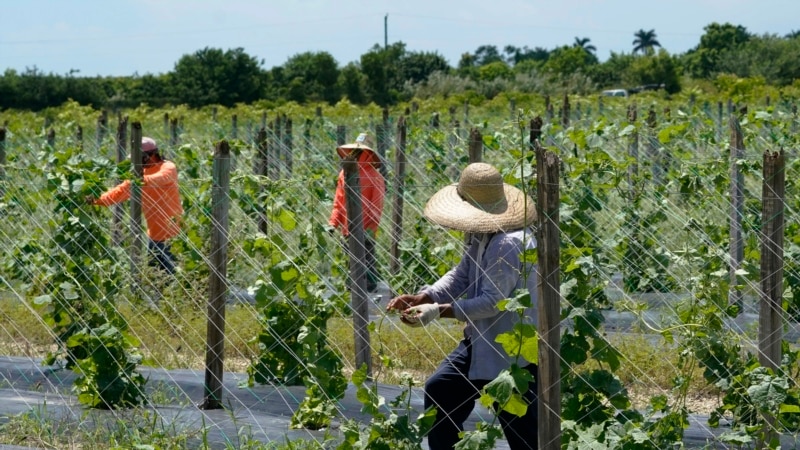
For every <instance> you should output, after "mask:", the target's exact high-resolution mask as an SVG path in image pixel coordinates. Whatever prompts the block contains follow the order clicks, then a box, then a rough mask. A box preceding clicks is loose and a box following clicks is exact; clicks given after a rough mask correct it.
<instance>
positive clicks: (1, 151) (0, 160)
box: [0, 126, 6, 197]
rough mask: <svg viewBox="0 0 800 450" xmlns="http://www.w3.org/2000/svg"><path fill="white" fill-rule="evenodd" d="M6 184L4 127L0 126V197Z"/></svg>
mask: <svg viewBox="0 0 800 450" xmlns="http://www.w3.org/2000/svg"><path fill="white" fill-rule="evenodd" d="M5 186H6V127H5V126H3V127H0V197H2V196H3V195H5V192H6V191H5Z"/></svg>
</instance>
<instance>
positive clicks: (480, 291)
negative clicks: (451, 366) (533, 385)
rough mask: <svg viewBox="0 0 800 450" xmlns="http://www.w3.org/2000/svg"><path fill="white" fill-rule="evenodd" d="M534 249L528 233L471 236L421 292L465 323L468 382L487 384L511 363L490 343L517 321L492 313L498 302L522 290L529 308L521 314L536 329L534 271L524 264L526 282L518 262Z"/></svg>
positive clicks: (515, 316)
mask: <svg viewBox="0 0 800 450" xmlns="http://www.w3.org/2000/svg"><path fill="white" fill-rule="evenodd" d="M535 247H536V239H535V238H534V236H533V232H532V231H531V230H530V229H527V230H518V231H511V232H507V233H503V232H499V233H490V234H484V233H475V234H472V238H471V240H470V243H469V246H468V247H467V249H466V251H465V252H464V255H463V257H462V259H461V261H460V262H459V263H458V265H457V266H456V267H455V268H453V269H451V270H450V271H449V272H447V273H446V274H445V275H444V276H442V278H440V279H439V280H438V281H436V282H435V283H434V284H433V285H431V286H428V287H426V288H425V289H423V291H424V292H425V293H427V294H428V295H429V296H430V298H431V299H432V300H433V301H434V302H436V303H451V304H452V307H453V312H454V314H455V317H456V319H458V320H460V321H462V322H465V323H466V326H465V329H464V336H465V337H466V338H468V339H470V342H471V344H472V361H471V363H470V368H469V379H471V380H492V379H494V378H495V377H496V376H497V375H498V374H499V373H500V371H502V370H503V369H506V368H508V367H509V366H510V365H511V363H512V362H513V361H514V360H515V358H512V357H511V356H509V355H508V354H507V353H506V352H505V350H503V347H502V346H501V345H500V344H498V343H497V342H495V338H496V337H497V335H498V334H501V333H505V332H507V331H510V330H511V329H512V328H513V327H514V325H515V324H516V323H517V322H518V321H519V315H518V314H517V313H516V312H513V311H500V310H498V309H497V303H498V302H499V301H500V300H503V299H507V298H510V297H511V295H512V293H513V292H514V291H515V290H517V289H522V288H525V287H527V288H528V290H529V291H530V295H531V304H532V306H531V307H530V308H527V309H526V311H525V315H524V321H525V323H531V324H534V325H537V326H538V324H539V320H538V311H537V303H538V296H537V272H536V270H534V266H533V265H530V264H528V267H527V269H526V270H527V278H526V277H525V276H524V275H523V263H522V262H521V260H520V256H521V255H522V253H523V252H524V251H525V250H526V249H533V248H535ZM526 279H527V284H526ZM520 364H521V365H524V363H523V362H520Z"/></svg>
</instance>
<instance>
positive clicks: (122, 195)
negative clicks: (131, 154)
mask: <svg viewBox="0 0 800 450" xmlns="http://www.w3.org/2000/svg"><path fill="white" fill-rule="evenodd" d="M130 197H131V182H130V180H125V181H123V182H122V183H120V184H118V185H117V186H115V187H113V188H111V189H109V190H108V191H107V192H105V193H104V194H103V195H101V196H100V198H98V199H97V200H95V202H94V204H95V205H100V206H111V205H114V204H117V203H120V202H124V201H125V200H128V199H129V198H130ZM142 214H143V215H144V219H145V220H146V221H147V236H148V237H150V239H152V240H154V241H165V240H167V239H169V238H172V237H175V236H176V235H177V234H178V233H179V232H180V229H181V216H182V215H183V206H182V205H181V197H180V193H179V192H178V169H177V167H175V164H174V163H173V162H172V161H161V162H159V163H156V164H154V165H152V166H150V167H145V168H144V184H143V185H142Z"/></svg>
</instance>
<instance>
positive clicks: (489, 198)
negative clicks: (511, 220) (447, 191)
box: [456, 163, 506, 210]
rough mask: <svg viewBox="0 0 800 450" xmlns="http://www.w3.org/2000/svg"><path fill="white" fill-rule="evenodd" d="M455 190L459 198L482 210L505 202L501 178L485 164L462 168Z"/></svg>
mask: <svg viewBox="0 0 800 450" xmlns="http://www.w3.org/2000/svg"><path fill="white" fill-rule="evenodd" d="M456 189H457V191H458V195H460V196H461V198H463V199H464V200H465V201H467V202H469V203H472V204H473V205H475V206H478V207H480V208H482V209H484V210H492V209H494V208H493V207H495V206H497V205H498V204H501V203H503V202H505V201H506V196H505V189H504V188H503V177H501V176H500V172H498V171H497V169H495V168H494V167H493V166H491V165H489V164H486V163H473V164H470V165H469V166H467V167H466V168H464V170H463V171H462V172H461V178H460V179H459V181H458V187H457V188H456Z"/></svg>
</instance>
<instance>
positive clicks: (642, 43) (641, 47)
mask: <svg viewBox="0 0 800 450" xmlns="http://www.w3.org/2000/svg"><path fill="white" fill-rule="evenodd" d="M633 37H634V38H635V39H634V40H633V53H636V52H642V53H651V52H652V51H653V48H654V47H661V44H660V43H659V42H658V40H657V39H656V30H650V31H644V30H643V29H642V30H639V31H637V32H636V33H633Z"/></svg>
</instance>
